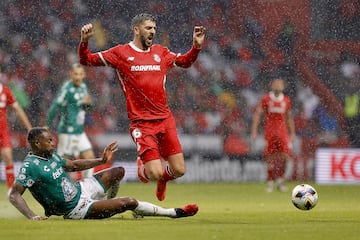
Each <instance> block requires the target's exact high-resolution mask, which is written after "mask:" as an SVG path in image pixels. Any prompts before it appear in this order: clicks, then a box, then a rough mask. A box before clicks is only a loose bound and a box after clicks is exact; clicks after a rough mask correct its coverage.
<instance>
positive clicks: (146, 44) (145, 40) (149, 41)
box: [140, 35, 154, 50]
mask: <svg viewBox="0 0 360 240" xmlns="http://www.w3.org/2000/svg"><path fill="white" fill-rule="evenodd" d="M153 39H154V37H152V38H151V39H149V37H145V36H144V35H141V36H140V42H141V45H142V48H143V50H147V49H148V48H149V47H151V45H152V40H153Z"/></svg>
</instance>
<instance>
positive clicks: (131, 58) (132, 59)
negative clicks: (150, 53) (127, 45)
mask: <svg viewBox="0 0 360 240" xmlns="http://www.w3.org/2000/svg"><path fill="white" fill-rule="evenodd" d="M134 59H135V58H134V57H128V58H127V60H128V61H129V62H130V61H134Z"/></svg>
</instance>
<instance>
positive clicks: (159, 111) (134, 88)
mask: <svg viewBox="0 0 360 240" xmlns="http://www.w3.org/2000/svg"><path fill="white" fill-rule="evenodd" d="M132 30H133V33H134V38H133V40H132V41H131V42H130V43H128V44H124V45H117V46H115V47H113V48H111V49H109V50H106V51H102V52H98V53H94V54H91V52H90V50H89V47H88V41H89V39H90V37H92V36H93V34H94V32H93V26H92V24H87V25H85V26H83V27H82V28H81V42H80V45H79V58H80V63H81V64H84V65H89V66H110V67H113V68H115V69H116V71H117V74H118V77H119V83H120V85H121V88H122V90H123V92H124V94H125V97H126V108H127V112H128V117H129V120H130V133H131V136H132V138H133V140H134V142H135V143H136V145H137V149H138V156H139V158H138V159H137V163H138V176H139V179H140V181H142V182H144V183H146V182H148V181H149V180H156V181H157V187H156V196H157V198H158V199H159V200H160V201H162V200H164V199H165V195H166V184H167V182H168V181H170V180H174V179H175V178H178V177H181V176H182V175H184V173H185V163H184V156H183V152H182V148H181V144H180V141H179V139H178V134H177V130H176V124H175V120H174V117H173V115H172V113H171V111H170V108H169V106H168V104H167V100H166V91H165V87H164V86H165V82H166V73H167V71H168V69H170V68H172V67H174V66H179V67H183V68H186V67H190V66H191V64H192V63H193V62H194V61H195V60H196V59H197V56H198V54H199V52H200V50H201V48H202V45H203V43H204V38H205V28H204V27H195V28H194V32H193V44H192V47H191V49H190V50H189V51H188V52H187V53H185V54H183V55H181V54H176V53H173V52H171V51H170V50H169V49H168V48H166V47H163V46H161V45H159V44H154V45H153V41H154V37H155V33H156V22H155V18H154V17H153V16H152V15H150V14H146V13H142V14H139V15H137V16H135V17H134V18H133V20H132ZM161 158H163V159H164V160H165V167H163V165H162V161H161Z"/></svg>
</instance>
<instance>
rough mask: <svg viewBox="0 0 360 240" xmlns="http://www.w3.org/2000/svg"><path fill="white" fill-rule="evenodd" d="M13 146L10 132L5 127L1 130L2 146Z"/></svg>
mask: <svg viewBox="0 0 360 240" xmlns="http://www.w3.org/2000/svg"><path fill="white" fill-rule="evenodd" d="M6 147H9V148H12V143H11V136H10V132H9V131H8V130H7V129H5V130H2V131H0V148H6Z"/></svg>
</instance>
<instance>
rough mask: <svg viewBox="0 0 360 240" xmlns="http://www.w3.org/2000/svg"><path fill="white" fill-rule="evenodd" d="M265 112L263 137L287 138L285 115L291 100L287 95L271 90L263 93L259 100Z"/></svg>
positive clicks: (289, 108) (267, 138) (289, 109)
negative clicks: (276, 94)
mask: <svg viewBox="0 0 360 240" xmlns="http://www.w3.org/2000/svg"><path fill="white" fill-rule="evenodd" d="M260 106H261V108H262V109H263V110H264V112H265V139H266V140H270V139H271V138H272V137H279V138H288V128H287V121H286V115H287V114H288V113H289V112H290V111H291V100H290V98H289V97H288V96H286V95H284V94H280V95H279V96H278V97H276V96H275V95H274V93H273V92H269V93H268V94H266V95H264V96H263V97H262V99H261V102H260Z"/></svg>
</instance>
